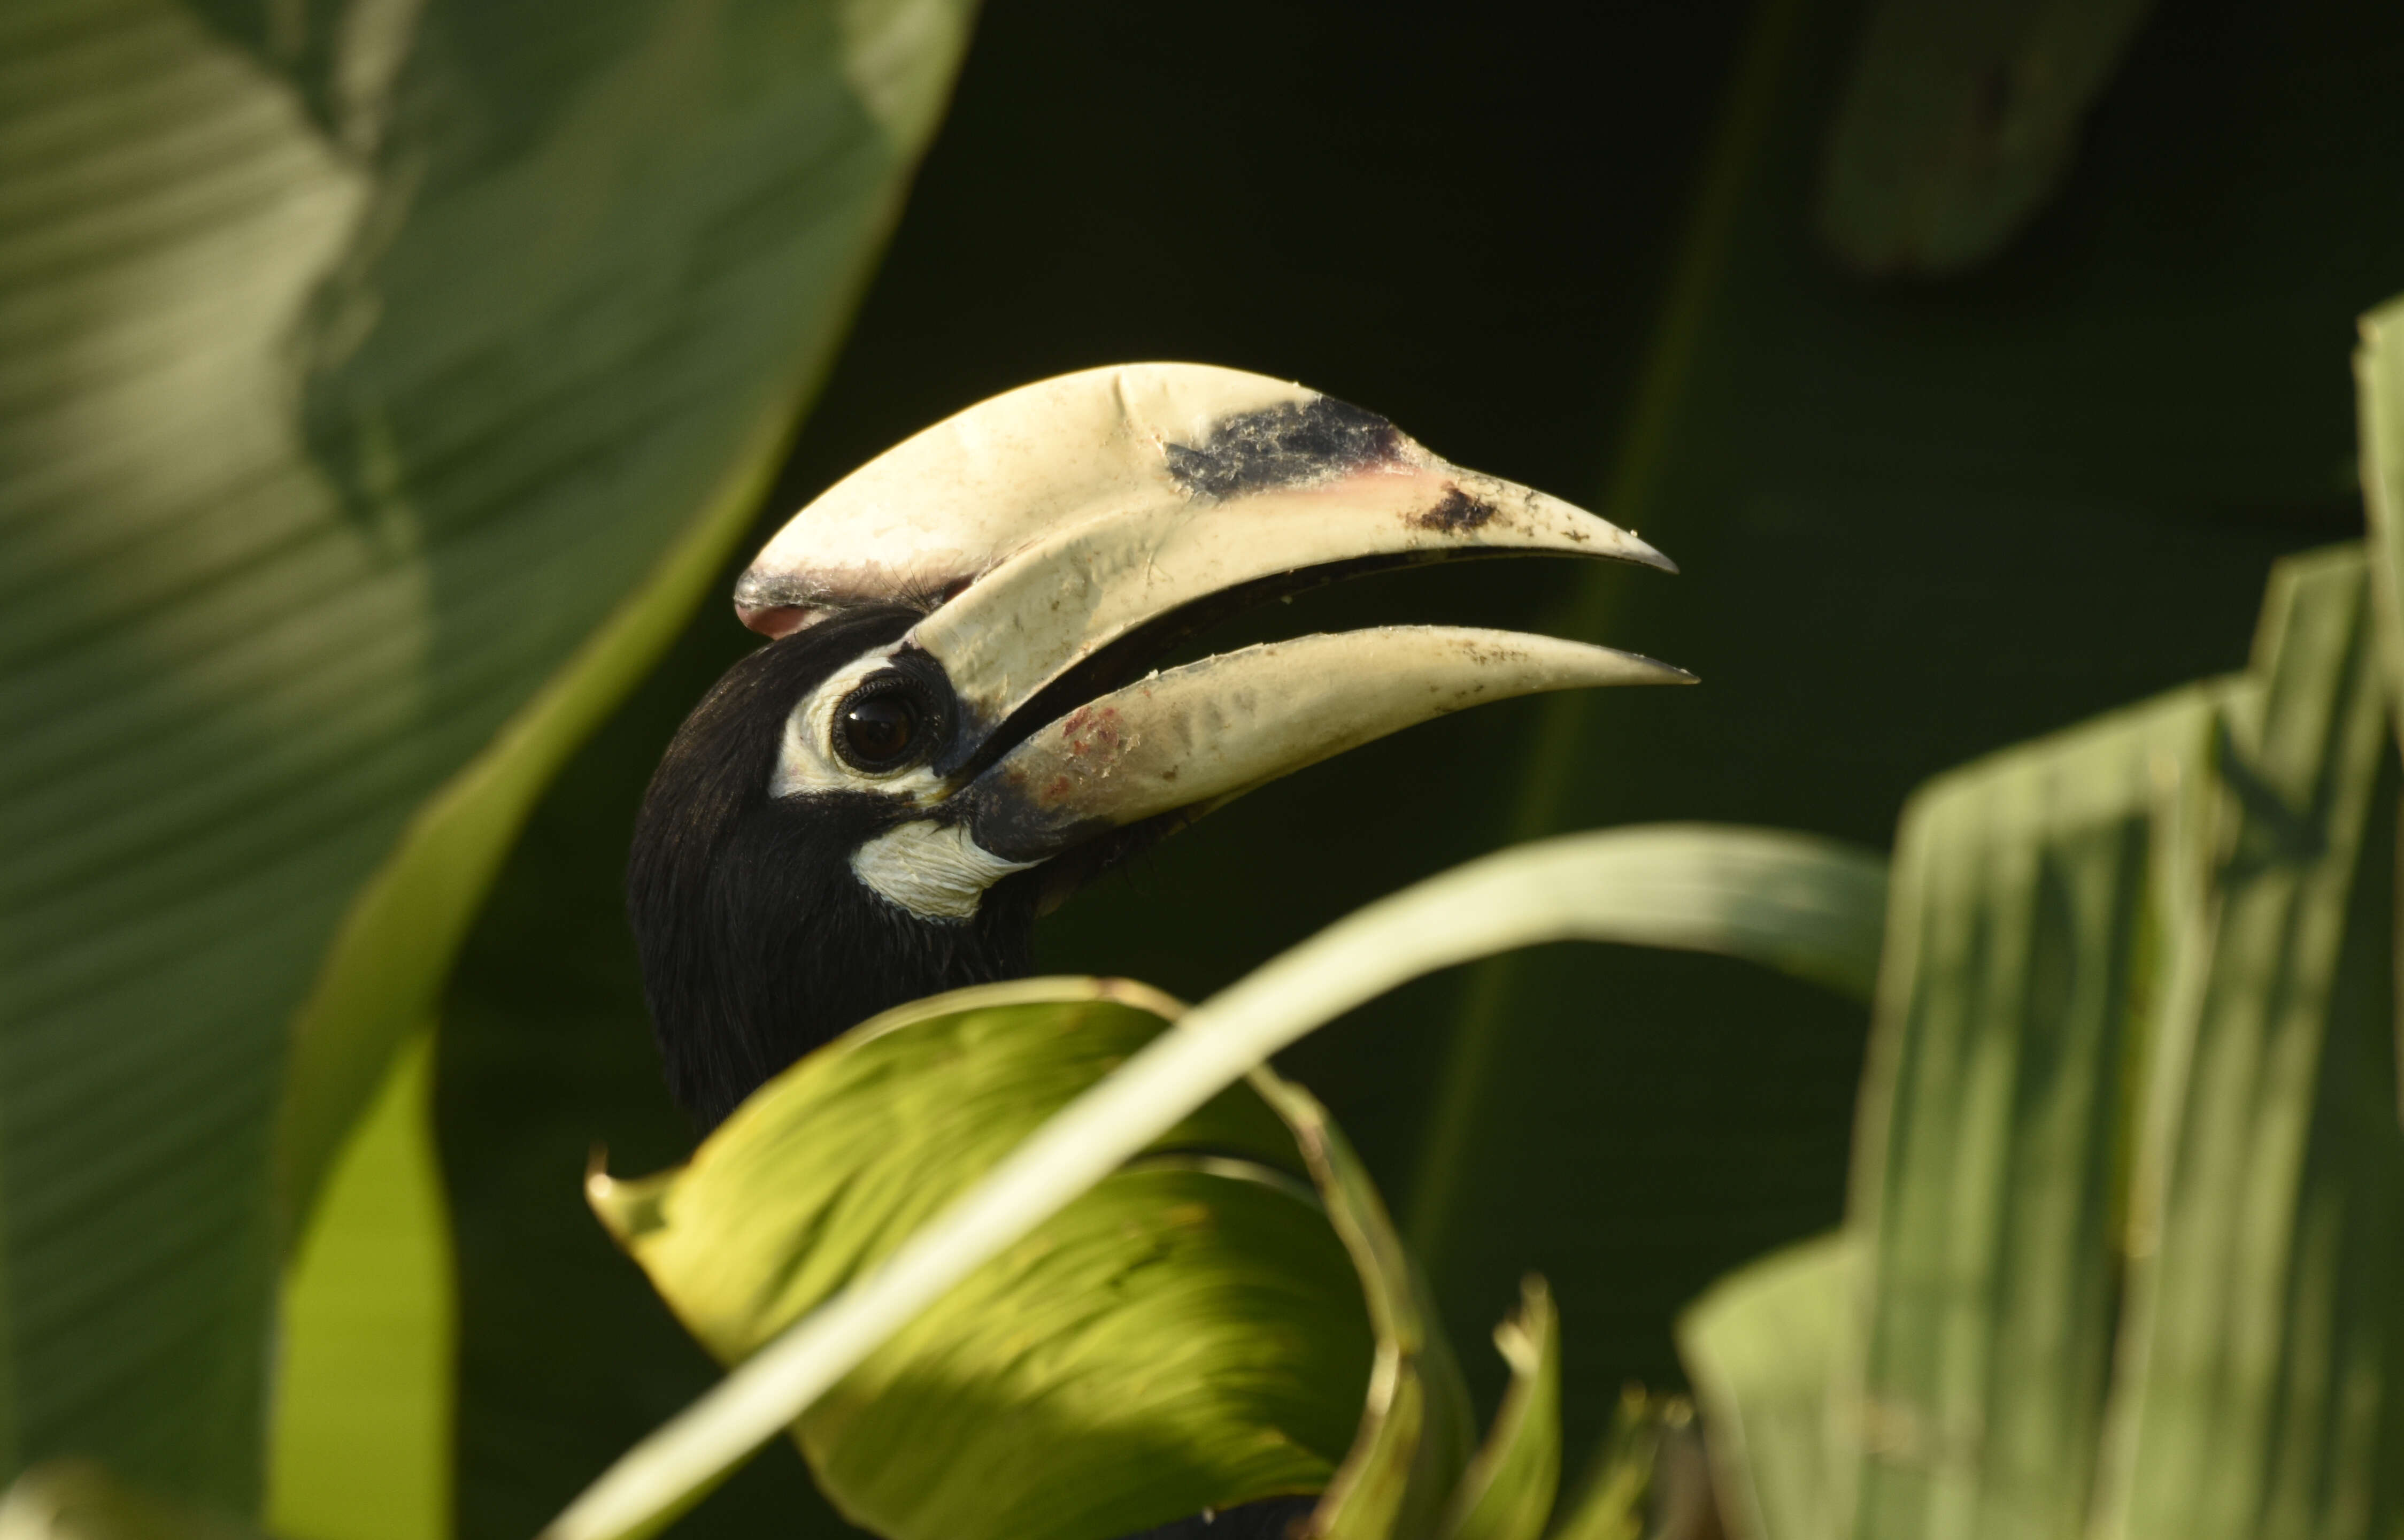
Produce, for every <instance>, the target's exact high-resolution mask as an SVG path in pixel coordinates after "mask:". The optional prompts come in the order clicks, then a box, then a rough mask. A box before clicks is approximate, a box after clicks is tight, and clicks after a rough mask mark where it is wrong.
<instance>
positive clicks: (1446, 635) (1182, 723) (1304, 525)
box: [735, 364, 1693, 868]
mask: <svg viewBox="0 0 2404 1540" xmlns="http://www.w3.org/2000/svg"><path fill="white" fill-rule="evenodd" d="M1536 554H1544V555H1563V556H1580V557H1589V558H1605V559H1611V560H1617V561H1627V562H1637V563H1642V564H1643V565H1645V566H1648V567H1660V568H1662V569H1663V570H1665V571H1675V570H1676V567H1673V566H1672V565H1671V564H1670V561H1669V559H1668V558H1667V557H1665V556H1663V555H1662V554H1661V553H1659V552H1657V551H1656V550H1654V549H1653V548H1652V547H1651V546H1649V545H1647V544H1645V543H1644V542H1643V541H1642V540H1641V539H1637V538H1636V537H1635V536H1634V535H1632V534H1630V533H1628V531H1626V530H1624V529H1621V528H1619V527H1617V526H1616V525H1611V524H1607V523H1605V522H1604V521H1603V520H1601V519H1598V518H1596V517H1595V516H1594V515H1593V514H1591V513H1586V512H1584V511H1581V510H1579V509H1576V508H1573V507H1572V506H1571V505H1569V504H1568V503H1565V502H1562V501H1560V500H1559V499H1558V498H1556V497H1546V496H1545V495H1544V494H1543V493H1541V492H1532V491H1530V490H1529V489H1527V488H1526V487H1522V486H1517V485H1514V484H1513V483H1509V482H1504V481H1500V480H1497V479H1495V478H1494V477H1491V476H1484V475H1480V474H1478V473H1476V472H1475V471H1470V470H1463V469H1460V468H1459V467H1457V466H1453V465H1449V464H1447V463H1446V462H1445V461H1443V460H1441V459H1439V458H1437V457H1436V456H1435V455H1432V454H1430V453H1429V452H1428V451H1427V450H1425V449H1423V448H1421V447H1420V446H1419V444H1417V443H1416V442H1414V441H1411V440H1410V439H1408V438H1406V437H1405V436H1404V435H1403V434H1402V433H1401V432H1400V431H1398V430H1397V429H1396V428H1395V427H1393V425H1392V424H1391V423H1388V422H1387V421H1386V420H1385V419H1384V418H1382V417H1378V416H1376V415H1373V414H1372V413H1367V412H1363V411H1362V410H1360V409H1359V408H1357V407H1351V406H1347V405H1345V404H1344V403H1342V402H1340V401H1336V400H1333V399H1329V398H1327V397H1324V396H1321V395H1319V394H1317V393H1315V392H1313V391H1309V390H1306V389H1303V388H1301V387H1300V386H1297V385H1288V384H1285V383H1283V382H1280V381H1277V380H1271V379H1266V378H1264V377H1262V376H1259V375H1254V374H1246V373H1242V372H1239V371H1234V370H1225V369H1215V368H1209V367H1205V366H1201V365H1194V364H1139V365H1125V366H1121V367H1117V368H1111V369H1100V370H1092V371H1085V372H1083V373H1078V374H1070V375H1065V376H1062V377H1060V378H1057V379H1053V380H1047V381H1044V382H1041V383H1040V384H1037V385H1028V386H1026V387H1024V388H1022V389H1019V390H1014V391H1012V392H1010V393H1009V394H1007V395H1004V396H999V397H997V398H995V399H992V400H989V401H985V402H984V403H982V404H980V405H978V406H975V407H971V408H970V409H969V410H968V411H966V412H963V413H960V414H959V415H957V416H956V417H953V418H951V419H950V420H948V421H946V422H943V423H940V424H938V425H936V426H935V427H931V428H929V429H928V430H927V431H925V432H923V433H921V434H919V435H917V436H916V437H915V438H913V439H911V440H909V441H906V442H904V443H902V444H901V445H899V446H898V447H896V448H894V449H892V450H890V451H888V453H887V454H885V455H881V456H879V457H878V458H877V459H875V460H874V461H872V462H870V463H869V464H868V465H867V466H865V467H863V468H861V469H860V470H859V471H857V472H855V473H854V474H853V475H851V476H850V477H848V478H846V480H845V481H844V482H842V483H839V484H837V485H836V486H835V487H833V488H832V489H831V490H830V491H829V492H828V493H827V494H826V495H825V496H824V497H820V498H819V499H818V500H817V501H816V502H814V503H812V504H811V505H810V506H809V507H807V508H804V509H803V510H802V511H801V512H799V513H798V514H796V515H794V517H793V519H792V520H791V521H790V523H789V524H787V525H786V526H785V527H784V528H783V529H782V530H781V531H780V532H779V533H778V534H777V535H776V538H775V539H772V540H771V541H770V542H769V543H768V545H767V547H766V549H764V550H763V551H762V553H761V554H760V557H759V559H758V561H756V562H755V563H754V564H753V565H752V567H750V569H749V570H748V571H747V572H746V573H745V574H744V576H743V579H742V581H741V582H740V584H739V585H738V586H737V589H736V593H735V604H736V608H737V610H738V611H739V612H740V613H741V614H742V616H743V618H744V621H745V623H747V624H748V625H750V626H751V627H752V628H753V629H755V630H759V631H762V632H765V633H767V634H769V635H771V636H781V635H784V634H787V633H789V632H791V631H794V630H797V629H800V628H801V627H803V626H805V625H808V624H810V623H814V622H815V621H816V620H818V619H819V618H821V617H823V616H825V615H827V614H831V613H833V612H836V611H838V610H840V609H845V608H847V607H849V606H852V605H857V604H862V603H874V602H888V603H889V602H895V601H901V602H915V603H920V604H925V603H927V602H929V600H939V601H940V602H936V603H934V605H933V608H932V609H931V610H930V611H929V613H928V615H927V617H926V618H925V619H924V620H923V621H921V622H919V623H917V625H916V626H915V628H914V629H913V630H912V631H911V632H910V634H909V635H908V636H907V637H905V638H904V639H903V641H902V642H901V644H900V647H899V648H898V649H897V651H909V650H915V651H919V652H922V653H924V654H925V655H926V657H927V658H929V659H931V660H932V661H933V662H934V663H935V664H936V665H939V666H940V667H941V668H942V670H943V675H944V677H945V678H946V679H948V680H949V681H950V685H951V688H952V691H953V693H954V694H955V696H956V700H957V706H956V711H957V716H956V720H955V721H954V724H953V728H952V731H951V733H950V734H949V735H948V737H947V738H946V740H945V742H944V744H943V748H942V749H941V750H940V751H939V752H938V753H937V755H936V757H935V758H934V760H933V761H932V763H930V764H929V766H928V768H929V770H930V771H931V772H932V773H933V775H934V776H935V777H937V781H938V786H937V788H936V794H935V795H934V796H933V797H932V798H930V799H929V802H930V805H929V824H930V825H934V826H941V827H942V828H943V829H944V830H947V831H950V832H951V833H949V835H948V837H949V838H951V839H953V840H955V841H957V840H958V839H959V838H960V837H962V836H963V835H964V836H965V837H966V839H967V840H969V841H971V842H972V843H973V846H974V847H976V850H975V852H974V854H976V855H978V856H982V857H984V858H985V859H988V860H991V861H996V862H999V863H1005V864H1006V865H1007V866H1008V867H1010V868H1015V867H1017V866H1020V865H1025V864H1031V863H1033V862H1037V861H1043V860H1045V859H1047V858H1049V857H1051V856H1054V855H1056V854H1058V853H1060V852H1061V851H1063V850H1066V849H1067V848H1069V847H1071V846H1073V845H1076V844H1078V843H1079V842H1081V841H1083V840H1085V839H1087V838H1089V837H1091V836H1093V835H1094V834H1096V833H1100V832H1102V831H1105V830H1109V829H1113V828H1120V827H1124V826H1125V825H1128V824H1132V823H1135V822H1138V821H1139V820H1142V819H1153V818H1156V817H1159V816H1161V815H1163V814H1168V813H1175V812H1180V811H1189V812H1197V813H1198V812H1199V811H1201V810H1204V809H1207V808H1208V807H1209V806H1210V805H1217V804H1219V803H1223V802H1224V801H1226V800H1228V799H1230V798H1232V797H1234V796H1237V795H1238V794H1240V793H1242V792H1243V791H1248V790H1250V789H1251V788H1252V787H1255V786H1259V785H1261V784H1263V783H1264V782H1266V781H1270V780H1273V779H1275V778H1277V777H1279V776H1283V775H1286V774H1289V773H1291V772H1293V771H1295V770H1299V769H1301V768H1303V767H1304V766H1305V765H1308V764H1312V763H1317V762H1318V761H1320V760H1322V759H1326V758H1328V757H1330V756H1331V755H1335V754H1338V753H1341V752H1343V751H1344V750H1345V749H1350V748H1353V747H1355V746H1356V745H1359V744H1363V743H1366V742H1369V741H1370V740H1371V739H1374V738H1378V737H1382V736H1384V735H1386V734H1389V733H1392V732H1395V731H1397V730H1398V729H1401V728H1404V727H1408V726H1410V725H1411V724H1412V723H1414V722H1419V721H1426V720H1428V719H1429V718H1432V717H1436V716H1441V715H1443V714H1445V713H1447V712H1449V711H1456V710H1459V709H1461V707H1467V706H1474V705H1476V704H1478V703H1480V702H1483V701H1494V700H1503V699H1507V698H1509V697H1511V696H1514V695H1524V694H1529V693H1533V692H1536V691H1543V690H1560V689H1568V688H1572V687H1580V686H1587V685H1603V684H1686V683H1691V682H1693V676H1691V675H1689V674H1687V673H1686V672H1685V671H1684V670H1683V669H1678V668H1673V667H1670V665H1666V664H1661V663H1656V662H1655V661H1653V660H1652V659H1650V658H1645V657H1640V656H1638V655H1636V654H1635V653H1631V652H1621V651H1614V650H1613V649H1610V648H1605V647H1594V646H1589V645H1587V644H1585V643H1582V642H1571V641H1560V640H1557V639H1554V638H1551V637H1540V636H1530V635H1524V634H1521V633H1518V632H1511V631H1491V630H1473V629H1463V628H1457V627H1447V626H1381V627H1377V628H1375V629H1371V630H1363V631H1351V632H1341V633H1335V634H1321V635H1317V636H1308V637H1301V638H1300V639H1298V640H1294V641H1286V642H1273V643H1268V644H1265V645H1261V646H1256V647H1247V648H1244V649H1241V650H1240V651H1233V652H1226V653H1221V654H1218V655H1216V656H1212V657H1207V658H1204V659H1202V660H1201V661H1199V662H1197V663H1193V664H1189V665H1185V666H1183V667H1180V668H1173V669H1169V670H1167V671H1166V672H1160V673H1153V674H1150V675H1148V676H1145V677H1142V678H1136V675H1137V673H1138V671H1139V670H1140V669H1142V668H1144V667H1147V666H1149V665H1150V664H1151V663H1152V662H1153V660H1154V659H1156V658H1158V657H1159V656H1160V655H1161V654H1162V653H1163V652H1164V651H1167V649H1168V648H1169V647H1170V646H1171V645H1173V644H1174V643H1175V642H1176V641H1177V640H1178V639H1179V638H1180V637H1183V636H1185V635H1188V634H1190V633H1191V632H1192V631H1194V630H1195V629H1197V628H1198V627H1199V626H1200V625H1202V624H1205V623H1211V622H1215V621H1216V620H1218V619H1220V618H1221V617H1223V616H1224V615H1227V614H1229V613H1232V612H1234V611H1236V610H1238V609H1248V608H1250V607H1251V606H1252V605H1255V604H1258V603H1261V602H1264V601H1265V600H1267V599H1270V598H1274V597H1277V596H1280V595H1285V594H1290V593H1293V592H1294V591H1296V590H1298V589H1302V588H1307V587H1311V586H1315V585H1317V584H1319V583H1321V582H1325V581H1332V580H1333V579H1335V578H1338V577H1344V576H1349V575H1351V574H1354V573H1357V572H1362V571H1364V570H1377V569H1383V568H1386V567H1400V566H1406V565H1411V564H1416V563H1421V562H1433V561H1447V560H1454V559H1460V558H1465V557H1476V556H1498V555H1536ZM928 832H929V833H931V832H932V831H931V829H929V831H928Z"/></svg>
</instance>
